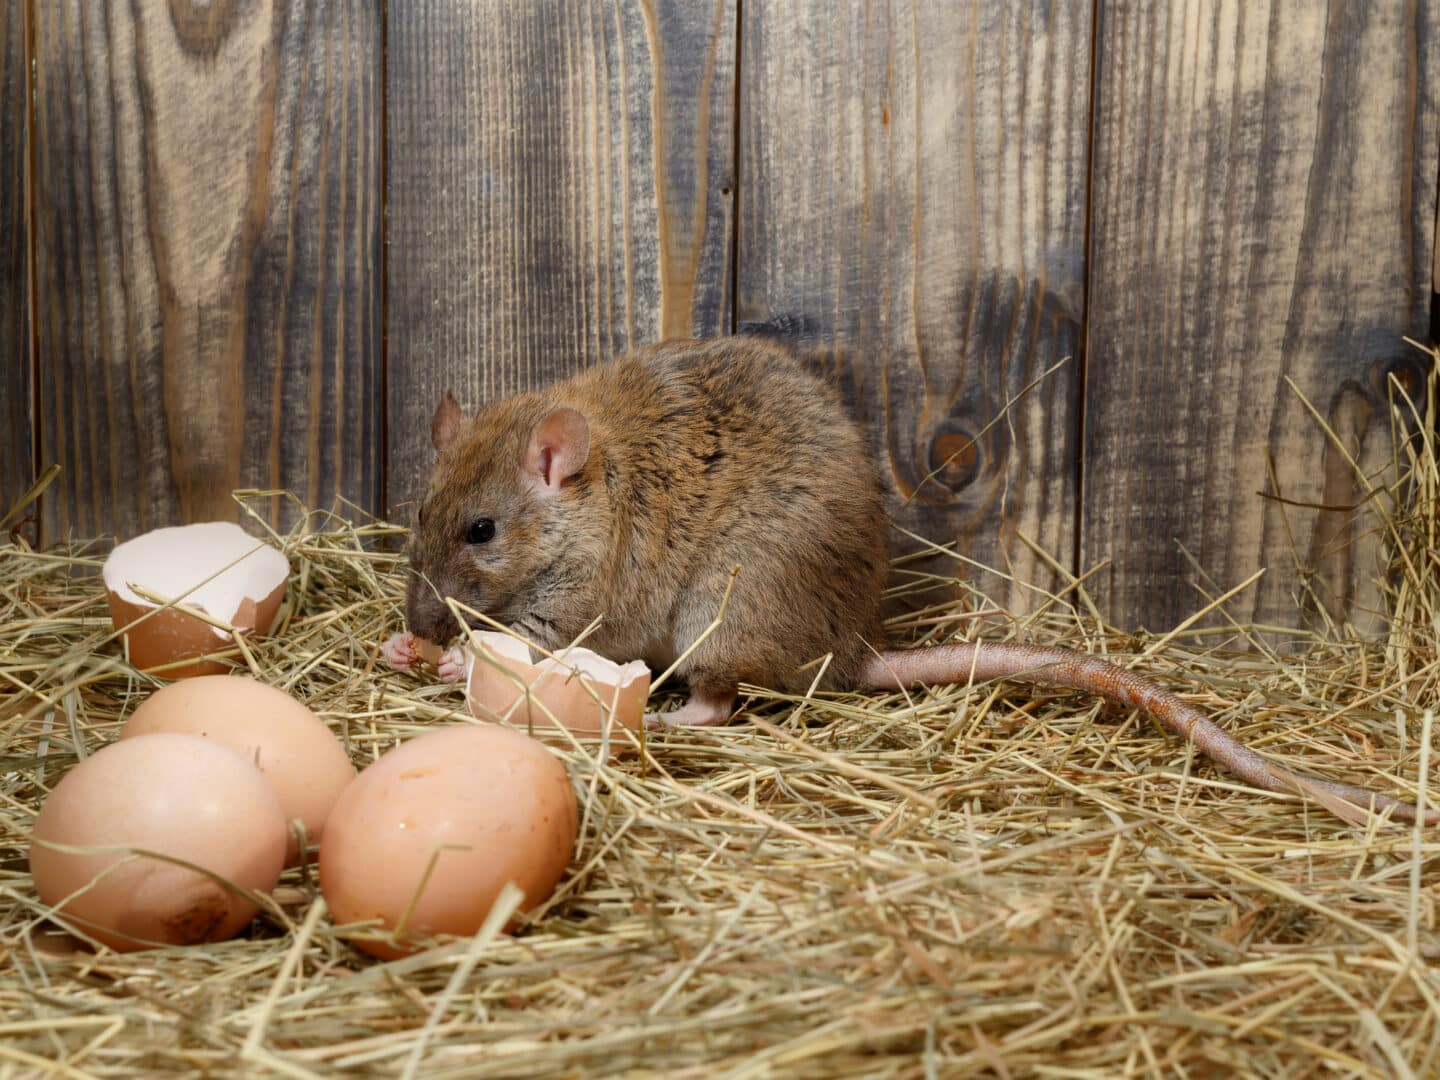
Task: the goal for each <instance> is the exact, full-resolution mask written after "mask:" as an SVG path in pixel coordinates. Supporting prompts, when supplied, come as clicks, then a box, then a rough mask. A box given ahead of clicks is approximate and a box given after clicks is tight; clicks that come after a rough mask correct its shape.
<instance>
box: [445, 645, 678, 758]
mask: <svg viewBox="0 0 1440 1080" xmlns="http://www.w3.org/2000/svg"><path fill="white" fill-rule="evenodd" d="M470 643H471V645H470V648H469V649H467V650H466V658H465V663H466V673H465V700H466V704H467V705H468V706H469V708H470V714H471V715H472V716H474V717H475V718H476V719H479V720H490V721H496V720H504V721H506V722H507V723H510V724H513V725H515V726H516V727H528V728H534V729H545V728H549V729H552V730H553V729H554V728H555V727H556V721H559V723H560V724H561V725H563V726H564V727H565V728H566V729H567V730H569V731H570V732H571V733H572V734H574V735H580V736H594V735H600V734H602V733H604V732H605V731H606V728H607V725H608V723H609V717H610V714H611V712H612V710H613V714H614V723H617V724H619V725H620V726H621V727H624V728H629V729H630V730H632V731H634V730H638V729H639V728H640V726H641V724H642V723H643V722H644V716H645V699H646V698H647V697H648V696H649V694H650V669H649V668H648V667H647V666H646V665H645V662H644V661H642V660H632V661H630V662H629V663H628V664H617V663H615V662H613V661H611V660H607V659H606V658H605V657H603V656H601V655H599V654H598V653H595V652H592V651H591V650H589V649H585V648H581V647H579V646H572V647H571V648H569V649H565V650H563V651H561V652H558V653H556V654H555V655H556V657H557V658H558V659H559V660H560V661H562V663H556V661H555V660H551V659H550V658H549V657H546V658H544V659H542V660H541V661H540V662H539V663H538V664H532V663H531V662H530V650H529V649H528V648H527V647H526V645H525V643H524V642H522V641H518V640H517V639H515V638H513V637H511V636H510V635H508V634H502V633H500V632H498V631H479V630H477V631H472V632H471V633H470ZM572 668H574V669H578V672H579V673H578V674H576V671H573V670H571V669H572ZM527 688H528V693H527ZM597 698H598V700H597ZM542 705H543V706H544V707H543V708H542V707H541V706H542ZM547 709H548V710H549V711H548V712H547V711H546V710H547ZM552 714H553V716H554V719H553V720H552V719H551V715H552Z"/></svg>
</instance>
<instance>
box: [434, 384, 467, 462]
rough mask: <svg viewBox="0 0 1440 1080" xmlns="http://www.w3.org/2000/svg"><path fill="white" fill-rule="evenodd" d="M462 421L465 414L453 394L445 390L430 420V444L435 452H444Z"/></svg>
mask: <svg viewBox="0 0 1440 1080" xmlns="http://www.w3.org/2000/svg"><path fill="white" fill-rule="evenodd" d="M464 419H465V414H464V412H462V411H461V409H460V403H459V402H458V401H456V400H455V395H454V394H452V393H450V391H449V390H446V391H445V396H444V397H443V398H442V399H441V400H440V404H439V405H437V406H435V415H434V417H432V418H431V420H430V442H431V444H432V445H433V446H434V447H435V449H436V450H444V449H445V447H447V446H449V445H450V441H451V440H452V439H454V438H455V433H456V432H457V431H459V430H460V424H461V423H462V422H463V421H464Z"/></svg>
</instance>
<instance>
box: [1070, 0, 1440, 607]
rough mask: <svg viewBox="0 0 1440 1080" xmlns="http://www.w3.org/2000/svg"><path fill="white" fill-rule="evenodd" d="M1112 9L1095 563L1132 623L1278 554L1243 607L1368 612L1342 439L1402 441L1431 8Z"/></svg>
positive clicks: (1098, 342)
mask: <svg viewBox="0 0 1440 1080" xmlns="http://www.w3.org/2000/svg"><path fill="white" fill-rule="evenodd" d="M1100 27H1101V30H1100V37H1099V54H1098V65H1099V66H1098V77H1097V87H1098V89H1097V108H1096V123H1095V160H1094V189H1093V195H1092V198H1093V206H1094V211H1093V222H1092V241H1093V242H1092V246H1091V269H1092V275H1091V298H1090V312H1091V317H1090V322H1089V328H1088V336H1089V348H1088V354H1089V384H1088V387H1087V398H1086V403H1087V404H1086V421H1085V463H1086V464H1085V479H1084V494H1083V512H1082V533H1081V535H1082V544H1081V563H1082V565H1085V564H1091V563H1094V562H1096V561H1098V560H1100V559H1102V558H1105V557H1112V558H1113V559H1114V560H1115V562H1114V564H1113V566H1112V568H1111V570H1110V571H1109V572H1108V573H1107V574H1105V575H1104V577H1103V580H1101V581H1097V587H1101V588H1102V591H1103V592H1104V593H1105V602H1104V606H1105V608H1106V610H1107V611H1109V612H1110V613H1112V614H1113V615H1114V616H1115V617H1116V618H1117V619H1122V620H1124V621H1125V622H1127V623H1133V624H1142V625H1145V626H1149V627H1151V628H1155V629H1160V628H1164V627H1167V626H1170V625H1173V624H1174V623H1175V622H1176V621H1178V620H1179V619H1180V618H1182V617H1183V616H1185V615H1187V614H1188V613H1190V612H1192V611H1194V610H1195V609H1196V608H1197V607H1199V606H1200V605H1201V603H1202V602H1203V597H1202V592H1208V593H1210V594H1212V595H1213V594H1216V593H1218V592H1219V591H1221V590H1223V589H1225V588H1229V587H1231V586H1234V585H1236V584H1238V583H1239V582H1241V581H1243V580H1244V579H1246V578H1247V577H1248V576H1249V575H1251V574H1252V573H1254V572H1255V571H1256V570H1258V569H1261V568H1264V570H1265V574H1264V577H1263V578H1262V580H1261V582H1260V583H1259V585H1258V586H1257V587H1255V588H1253V589H1251V590H1249V591H1248V592H1247V593H1246V594H1245V595H1243V596H1242V597H1241V598H1239V599H1237V600H1236V601H1235V602H1233V603H1232V604H1231V605H1230V606H1229V611H1230V613H1231V614H1232V615H1233V616H1234V617H1235V618H1237V619H1239V620H1241V621H1250V620H1257V621H1260V622H1263V623H1269V624H1280V625H1295V624H1296V623H1297V622H1300V621H1302V608H1303V609H1304V610H1306V611H1308V612H1309V613H1310V614H1309V615H1307V616H1304V617H1303V618H1304V619H1313V620H1316V621H1321V622H1323V621H1326V620H1328V621H1330V622H1332V623H1333V624H1335V625H1337V626H1338V625H1340V624H1342V623H1344V622H1346V621H1349V622H1351V623H1352V624H1354V625H1356V626H1359V627H1362V628H1363V627H1365V626H1372V625H1373V624H1374V622H1375V614H1376V612H1377V609H1378V607H1379V597H1378V596H1377V593H1376V589H1375V586H1374V579H1375V576H1376V575H1377V573H1378V572H1379V570H1380V565H1381V554H1382V553H1381V552H1380V550H1379V545H1378V540H1377V539H1376V536H1375V535H1374V533H1373V532H1372V531H1371V530H1372V527H1373V522H1371V521H1369V520H1367V518H1366V515H1365V514H1351V513H1348V512H1346V511H1345V510H1344V509H1334V508H1344V507H1347V506H1350V505H1352V504H1355V503H1356V502H1358V501H1360V499H1361V497H1362V496H1363V494H1364V492H1365V489H1366V484H1365V482H1363V481H1358V480H1357V478H1356V474H1355V471H1354V470H1353V469H1352V468H1351V466H1350V465H1349V464H1348V463H1347V461H1346V453H1349V454H1352V455H1354V456H1355V457H1356V458H1357V459H1358V462H1359V465H1360V468H1361V470H1362V471H1364V472H1366V473H1367V474H1371V475H1373V474H1374V473H1375V472H1376V471H1377V470H1378V469H1379V468H1380V467H1381V466H1382V464H1383V463H1384V461H1385V460H1386V458H1387V457H1388V454H1389V424H1390V421H1389V412H1388V406H1387V398H1386V390H1385V385H1386V383H1385V380H1386V375H1387V373H1388V372H1390V371H1392V370H1398V371H1400V372H1402V373H1405V372H1408V373H1410V375H1411V376H1413V374H1414V373H1415V370H1416V365H1417V364H1418V363H1419V362H1420V360H1421V359H1423V357H1422V355H1421V354H1419V353H1418V352H1417V351H1415V350H1413V349H1410V348H1409V347H1408V346H1405V345H1404V344H1403V343H1402V341H1401V337H1402V335H1406V334H1413V335H1417V336H1419V337H1421V338H1422V339H1423V336H1424V334H1425V333H1426V330H1427V329H1428V320H1429V310H1428V309H1429V302H1430V277H1431V267H1432V247H1433V242H1434V222H1435V219H1436V218H1435V215H1436V202H1435V196H1436V177H1437V150H1440V20H1437V18H1436V15H1435V12H1434V11H1433V10H1431V8H1430V7H1429V6H1428V5H1424V4H1418V5H1417V4H1415V3H1404V4H1340V3H1336V4H1330V5H1320V4H1312V3H1308V2H1302V0H1272V2H1259V3H1249V4H1243V5H1242V4H1234V5H1224V6H1220V5H1213V6H1212V5H1209V4H1196V3H1183V2H1179V0H1175V2H1160V3H1153V4H1152V3H1148V2H1146V3H1142V2H1139V0H1116V2H1112V3H1107V4H1103V5H1102V6H1101V19H1100ZM1407 377H1409V376H1407ZM1292 383H1293V387H1292ZM1302 398H1303V400H1302ZM1304 401H1308V402H1309V403H1310V404H1311V405H1313V407H1314V409H1315V410H1316V411H1317V412H1318V414H1319V415H1320V416H1321V417H1323V418H1324V420H1325V422H1326V423H1327V424H1328V425H1329V426H1330V427H1331V428H1332V429H1333V430H1334V432H1335V435H1336V437H1337V440H1338V442H1337V441H1332V440H1330V439H1329V438H1328V437H1327V436H1326V434H1325V432H1324V431H1323V429H1322V427H1321V425H1320V423H1318V422H1317V420H1316V419H1315V418H1314V417H1312V415H1311V414H1310V413H1309V411H1307V408H1306V405H1305V404H1304ZM1339 443H1343V444H1344V447H1345V453H1342V452H1341V450H1340V446H1339V445H1338V444H1339ZM1261 492H1265V493H1268V494H1269V495H1278V496H1280V497H1282V498H1283V499H1285V500H1289V501H1284V502H1282V501H1279V500H1277V499H1273V498H1266V497H1264V496H1262V494H1261ZM1322 506H1323V507H1327V508H1330V509H1321V508H1320V507H1322ZM1182 549H1183V550H1182ZM1185 552H1189V553H1191V554H1193V556H1194V557H1195V558H1196V559H1197V560H1198V563H1199V566H1200V568H1201V570H1202V571H1203V573H1202V574H1198V575H1197V574H1196V573H1194V572H1192V568H1191V566H1190V564H1189V563H1188V561H1187V559H1186V555H1185Z"/></svg>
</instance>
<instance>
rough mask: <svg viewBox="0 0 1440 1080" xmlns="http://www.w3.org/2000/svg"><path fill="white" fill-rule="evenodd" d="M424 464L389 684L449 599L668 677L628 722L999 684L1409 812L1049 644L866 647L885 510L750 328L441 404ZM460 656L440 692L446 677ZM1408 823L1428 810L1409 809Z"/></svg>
mask: <svg viewBox="0 0 1440 1080" xmlns="http://www.w3.org/2000/svg"><path fill="white" fill-rule="evenodd" d="M431 439H432V442H433V444H434V446H435V448H436V450H437V451H438V456H437V459H436V462H435V465H434V468H433V471H432V473H431V476H430V480H429V487H428V490H427V493H426V494H425V496H424V498H423V501H422V503H421V505H420V510H419V514H418V519H417V522H416V525H415V527H414V528H413V529H412V531H411V536H410V540H409V542H408V544H407V548H406V551H407V554H408V558H409V561H410V569H411V575H410V578H409V582H408V585H407V590H406V600H405V620H406V629H405V630H404V631H402V632H400V633H397V634H396V635H394V636H393V637H392V638H391V639H390V640H389V641H387V642H386V643H385V645H384V648H383V653H384V656H385V658H386V660H387V662H388V663H389V664H390V665H391V666H392V667H394V668H397V669H402V670H403V669H409V668H411V667H413V666H415V665H416V664H417V663H418V662H419V660H420V651H421V648H422V642H424V643H444V642H446V641H448V640H449V639H451V638H452V637H453V636H454V635H455V634H456V633H458V632H459V631H460V630H461V627H460V626H458V625H457V624H456V622H455V618H454V616H453V615H452V614H451V612H450V609H449V607H448V606H447V605H446V603H445V598H446V597H451V598H453V599H455V600H456V601H458V602H460V603H461V604H463V605H465V606H467V607H469V608H472V609H474V610H476V611H480V612H484V613H485V614H486V615H487V616H489V617H490V618H492V619H494V620H496V621H497V622H499V623H501V624H503V625H505V626H508V627H510V628H511V629H512V630H514V631H515V632H517V633H519V634H521V635H523V636H524V637H526V638H528V639H530V640H531V641H532V642H534V643H535V644H536V645H539V646H541V647H543V648H545V649H549V650H555V649H559V648H563V647H565V646H567V645H569V644H570V643H571V642H572V641H574V640H575V638H576V637H577V636H578V635H580V634H581V632H582V631H584V630H585V629H586V628H587V627H589V626H591V624H592V622H594V621H595V620H596V618H597V616H599V617H601V618H600V621H599V623H598V626H596V627H595V628H594V629H593V630H592V632H591V634H590V635H589V636H587V637H586V638H585V644H586V647H588V648H590V649H592V650H594V651H595V652H597V653H600V654H601V655H603V656H606V657H608V658H610V659H612V660H615V661H617V662H625V661H628V660H631V659H635V658H641V659H643V660H644V661H645V662H646V663H647V664H649V665H650V666H651V668H652V669H655V670H660V669H663V668H667V667H669V666H670V665H671V664H673V663H674V662H675V661H676V659H677V658H678V657H680V656H681V655H682V654H683V653H684V652H685V650H686V649H687V648H689V647H690V646H691V645H692V644H693V643H694V642H695V641H696V640H697V639H698V638H700V637H701V636H702V634H704V632H705V630H706V628H707V627H709V626H710V625H711V623H712V622H714V620H715V618H716V615H717V613H718V612H719V610H720V607H721V604H722V600H723V599H724V597H725V595H726V590H727V587H729V586H730V584H731V577H732V570H734V568H735V567H737V566H738V567H739V571H738V574H737V575H736V577H735V580H734V586H733V592H732V593H731V596H730V599H729V603H728V607H727V608H726V610H725V615H724V618H723V620H722V621H721V622H720V623H719V625H718V626H717V627H716V628H715V629H714V631H713V632H712V633H711V634H710V635H709V636H708V637H705V638H704V640H703V641H701V642H700V643H699V645H698V646H697V647H695V649H694V651H693V652H691V653H690V655H689V656H687V657H686V658H685V659H684V661H683V663H681V664H680V665H679V667H678V669H677V674H678V675H680V676H682V677H683V679H684V681H685V682H686V684H687V685H688V689H689V699H688V701H686V702H685V703H684V704H683V705H681V706H680V707H679V708H678V709H677V710H675V711H673V712H670V713H667V714H665V715H664V716H663V717H661V716H656V715H654V714H648V715H647V717H646V721H647V723H648V724H651V725H654V724H656V723H666V724H672V725H685V724H697V725H699V724H721V723H725V722H728V720H729V718H730V715H731V712H732V709H733V707H734V703H735V698H736V695H737V692H738V688H739V686H740V684H741V683H749V684H752V685H758V686H763V687H768V688H770V689H773V690H777V691H781V692H790V693H799V692H804V691H805V690H806V689H808V688H809V687H810V686H811V684H812V681H813V679H814V675H813V672H812V670H804V669H806V668H807V667H812V665H813V661H815V660H817V659H819V658H824V657H828V658H829V662H828V664H827V665H826V666H825V667H824V670H823V674H822V675H821V678H820V681H819V687H818V688H819V689H831V690H840V689H843V690H852V691H854V690H897V689H904V688H910V687H918V686H926V685H935V684H941V683H948V684H968V683H972V682H983V681H988V680H994V679H1004V680H1008V681H1011V682H1015V683H1020V684H1029V685H1035V686H1047V687H1061V688H1068V689H1073V690H1080V691H1085V692H1087V693H1091V694H1096V695H1099V696H1100V697H1102V698H1105V699H1107V700H1109V701H1111V702H1114V703H1117V704H1120V705H1123V706H1125V707H1127V708H1136V709H1140V710H1142V711H1144V712H1145V713H1146V714H1147V715H1149V716H1150V717H1151V718H1153V719H1154V720H1155V721H1157V722H1158V723H1160V724H1161V725H1162V726H1163V727H1165V728H1166V729H1168V730H1169V731H1171V732H1173V733H1175V734H1176V735H1179V736H1180V737H1182V738H1184V739H1188V740H1190V741H1191V742H1192V743H1193V744H1194V745H1195V746H1196V747H1197V748H1198V749H1199V750H1200V751H1202V752H1203V753H1204V754H1205V755H1207V756H1208V757H1210V758H1211V759H1212V760H1213V761H1215V762H1216V763H1218V764H1219V765H1220V766H1222V767H1223V768H1224V769H1226V770H1228V771H1229V772H1230V773H1232V774H1234V775H1235V776H1237V777H1239V778H1240V779H1242V780H1244V781H1245V782H1246V783H1249V784H1252V785H1254V786H1256V787H1259V788H1262V789H1264V790H1267V791H1274V792H1292V793H1304V794H1307V795H1309V796H1311V797H1312V798H1315V799H1317V800H1318V801H1320V802H1321V803H1322V804H1324V805H1326V806H1327V807H1328V808H1329V809H1331V810H1332V811H1334V812H1336V813H1337V814H1339V815H1340V816H1342V817H1350V818H1354V819H1356V820H1359V816H1363V813H1362V811H1357V810H1356V809H1355V808H1357V807H1358V808H1370V809H1373V810H1376V811H1381V810H1389V811H1390V812H1391V814H1392V816H1393V817H1395V818H1397V819H1400V820H1409V821H1413V820H1414V819H1415V816H1416V813H1417V810H1416V808H1415V807H1414V806H1412V805H1410V804H1409V803H1406V802H1403V801H1401V800H1398V799H1395V798H1391V797H1390V796H1387V795H1383V794H1380V793H1378V792H1373V791H1370V790H1369V789H1366V788H1363V787H1357V786H1354V785H1351V784H1345V783H1338V782H1334V781H1329V780H1322V779H1319V778H1315V777H1309V776H1304V775H1301V774H1297V773H1294V772H1292V771H1290V770H1288V769H1284V768H1281V767H1279V766H1277V765H1274V764H1272V763H1271V762H1268V761H1267V760H1266V759H1264V758H1263V757H1261V756H1260V755H1259V754H1257V753H1256V752H1255V751H1253V750H1252V749H1250V748H1249V747H1247V746H1245V745H1244V744H1242V743H1240V742H1239V741H1238V740H1236V739H1235V738H1234V737H1233V736H1231V735H1229V734H1228V733H1226V732H1225V731H1224V730H1223V729H1222V728H1220V727H1218V726H1217V725H1216V724H1215V723H1214V722H1213V721H1211V720H1210V719H1209V718H1208V717H1206V716H1205V715H1204V714H1203V713H1201V712H1200V710H1198V709H1196V708H1195V707H1194V706H1192V705H1190V704H1189V703H1187V702H1185V701H1184V700H1183V699H1181V698H1179V697H1178V696H1176V695H1175V694H1173V693H1171V692H1170V691H1168V690H1166V689H1164V688H1163V687H1162V686H1160V685H1159V684H1158V683H1156V682H1154V681H1153V680H1151V679H1149V678H1146V677H1144V676H1142V675H1139V674H1137V673H1135V672H1133V671H1129V670H1127V669H1125V668H1121V667H1118V666H1116V665H1114V664H1112V663H1109V662H1108V661H1105V660H1101V659H1099V658H1097V657H1094V656H1090V655H1088V654H1085V653H1079V652H1074V651H1071V650H1067V649H1062V648H1054V647H1045V646H1039V645H1027V644H1018V643H1011V642H994V641H981V642H954V643H946V644H940V645H933V646H926V647H918V648H912V649H904V648H891V647H888V646H887V644H886V637H887V635H886V633H885V630H884V623H883V618H882V603H883V598H884V594H885V590H886V586H887V582H888V574H889V558H888V553H887V552H888V533H889V518H888V514H887V513H886V509H885V502H884V495H883V491H884V489H883V486H882V483H881V479H880V473H879V470H878V469H877V468H876V466H875V464H874V462H873V460H872V458H871V455H870V454H869V452H868V450H867V447H866V444H865V439H864V436H863V433H862V430H861V428H860V426H859V424H858V423H856V422H855V421H854V420H853V419H852V418H851V417H850V416H849V415H848V413H847V411H846V410H845V408H844V406H843V403H842V402H841V401H840V399H839V396H838V395H837V394H836V392H835V391H834V389H833V388H832V387H831V386H830V385H829V384H827V383H826V382H824V381H823V380H822V379H820V378H819V377H818V376H816V375H814V374H812V373H811V372H810V371H809V370H808V369H807V368H806V367H805V366H804V365H803V363H802V362H801V361H800V359H799V358H798V356H797V355H796V354H795V353H794V352H793V351H792V350H791V349H790V348H788V347H786V346H785V345H783V344H781V343H779V342H776V341H774V340H770V339H767V338H764V337H761V336H743V335H741V336H733V337H722V338H713V339H705V340H671V341H666V342H662V343H660V344H656V345H650V346H646V347H642V348H638V349H635V350H633V351H632V352H629V353H627V354H625V355H623V356H620V357H618V358H616V359H613V360H609V361H606V362H603V363H598V364H595V365H592V366H590V367H587V368H584V369H582V370H581V371H580V372H579V373H577V374H575V375H573V376H571V377H570V378H568V379H566V380H563V381H560V382H556V383H553V384H552V385H550V386H548V387H545V388H543V389H541V390H538V391H533V392H528V393H522V394H517V395H515V396H511V397H506V398H502V399H499V400H495V401H492V402H491V403H489V404H487V405H485V406H484V407H482V408H481V409H480V410H479V411H478V412H477V413H476V414H475V415H473V416H470V417H466V415H465V414H464V412H463V411H462V409H461V408H460V406H459V404H458V403H457V402H456V401H455V399H454V397H453V396H452V395H451V394H449V393H448V392H447V393H446V395H445V397H444V398H443V399H442V401H441V402H440V405H439V406H438V407H437V409H436V411H435V415H434V419H433V421H432V424H431ZM463 663H464V661H463V655H462V653H461V652H460V650H459V649H458V648H456V649H451V650H449V651H448V652H446V653H445V654H444V655H443V656H442V657H441V658H440V661H439V674H440V677H441V678H442V679H446V680H454V679H457V678H459V677H460V675H461V674H462V671H463ZM1425 820H1426V822H1427V823H1436V822H1440V811H1433V810H1432V811H1427V813H1426V815H1425Z"/></svg>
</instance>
